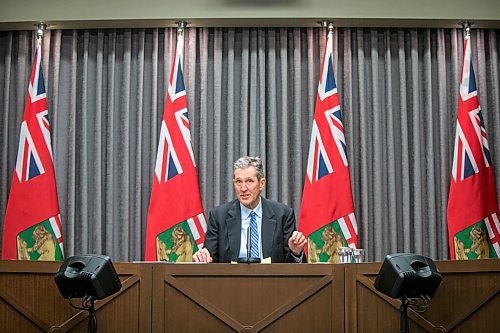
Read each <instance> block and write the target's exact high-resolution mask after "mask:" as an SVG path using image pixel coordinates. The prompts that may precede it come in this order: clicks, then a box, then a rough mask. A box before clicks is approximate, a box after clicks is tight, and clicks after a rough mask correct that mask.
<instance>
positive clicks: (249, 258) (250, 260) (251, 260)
mask: <svg viewBox="0 0 500 333" xmlns="http://www.w3.org/2000/svg"><path fill="white" fill-rule="evenodd" d="M251 244H252V242H251V240H250V227H248V228H247V257H246V258H238V263H247V264H258V263H260V258H253V257H252V256H251Z"/></svg>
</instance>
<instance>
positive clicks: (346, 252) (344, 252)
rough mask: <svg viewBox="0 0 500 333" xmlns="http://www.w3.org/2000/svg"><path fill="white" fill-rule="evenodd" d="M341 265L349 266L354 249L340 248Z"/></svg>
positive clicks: (338, 250) (338, 251)
mask: <svg viewBox="0 0 500 333" xmlns="http://www.w3.org/2000/svg"><path fill="white" fill-rule="evenodd" d="M337 253H338V255H339V263H341V264H347V263H350V262H351V261H352V249H351V248H350V247H339V248H338V249H337Z"/></svg>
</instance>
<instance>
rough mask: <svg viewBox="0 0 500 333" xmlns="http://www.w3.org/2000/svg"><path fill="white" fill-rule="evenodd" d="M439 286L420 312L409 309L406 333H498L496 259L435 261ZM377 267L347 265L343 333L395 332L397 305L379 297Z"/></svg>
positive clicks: (498, 270)
mask: <svg viewBox="0 0 500 333" xmlns="http://www.w3.org/2000/svg"><path fill="white" fill-rule="evenodd" d="M435 264H436V267H437V269H438V271H439V272H440V273H441V275H442V280H441V284H440V286H439V288H438V290H437V292H436V294H435V295H434V297H433V299H432V300H431V305H430V306H429V307H428V308H427V310H426V311H425V312H423V313H418V312H416V311H414V310H412V309H409V310H408V319H409V320H408V322H409V331H410V332H411V333H421V332H464V333H472V332H480V333H486V332H488V333H489V332H491V333H493V332H500V312H499V309H500V294H499V292H500V259H482V260H457V261H436V262H435ZM380 267H381V264H380V263H365V264H357V265H346V274H345V276H346V279H345V284H346V300H347V301H346V327H345V329H346V330H345V332H347V333H358V332H359V333H364V332H370V333H371V332H399V331H400V321H401V320H400V312H399V307H400V304H401V302H400V301H399V300H395V299H391V298H389V297H387V296H385V295H383V294H381V293H379V292H378V291H377V290H376V289H375V287H374V281H375V279H376V277H377V274H378V272H379V270H380Z"/></svg>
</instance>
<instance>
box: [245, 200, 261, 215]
mask: <svg viewBox="0 0 500 333" xmlns="http://www.w3.org/2000/svg"><path fill="white" fill-rule="evenodd" d="M240 207H241V217H242V218H248V217H249V215H250V213H251V212H252V210H253V211H254V212H255V214H257V216H258V217H260V218H262V198H260V200H259V204H258V205H257V207H255V208H254V209H249V208H247V207H245V206H244V205H242V204H241V203H240Z"/></svg>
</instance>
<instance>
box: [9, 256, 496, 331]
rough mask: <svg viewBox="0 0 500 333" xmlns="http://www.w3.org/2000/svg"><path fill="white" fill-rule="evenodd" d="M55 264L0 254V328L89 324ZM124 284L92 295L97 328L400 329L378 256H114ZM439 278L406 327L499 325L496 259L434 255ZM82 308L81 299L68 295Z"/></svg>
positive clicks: (432, 328) (83, 327)
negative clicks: (250, 259)
mask: <svg viewBox="0 0 500 333" xmlns="http://www.w3.org/2000/svg"><path fill="white" fill-rule="evenodd" d="M60 265H61V263H60V262H27V261H0V332H2V333H3V332H47V331H50V332H67V331H70V332H86V331H87V321H88V314H87V312H86V311H78V310H75V309H73V308H71V307H70V306H69V305H68V303H67V301H66V300H64V299H62V297H61V296H60V294H59V291H58V289H57V286H56V285H55V283H54V274H55V273H56V272H57V271H58V269H59V267H60ZM114 265H115V268H116V270H117V272H118V275H119V276H120V279H121V281H122V284H123V287H122V289H121V290H120V291H119V292H118V293H117V294H115V295H112V296H110V297H108V298H106V299H104V300H102V301H97V302H96V310H97V312H96V315H97V324H98V332H99V333H101V332H216V333H219V332H286V333H289V332H349V333H354V332H399V321H400V320H399V311H398V309H399V301H398V300H393V299H391V298H388V297H386V296H384V295H382V294H380V293H379V292H377V291H376V290H375V288H374V287H373V282H374V281H375V278H376V276H377V273H378V271H379V269H380V266H381V263H364V264H346V265H329V264H325V265H322V264H317V265H311V264H273V265H258V264H257V265H255V264H254V265H246V264H239V265H230V264H209V265H205V264H175V265H174V264H161V263H154V264H153V263H115V264H114ZM436 266H437V267H438V270H439V271H440V272H441V274H442V275H443V281H442V283H441V286H440V288H439V289H438V291H437V293H436V295H435V297H434V299H433V300H432V305H431V306H430V307H429V309H428V310H427V311H426V312H425V313H423V314H420V313H416V312H414V311H413V310H409V319H410V331H411V332H412V333H414V332H448V331H453V332H495V330H496V331H498V319H497V315H498V309H500V295H499V291H500V259H499V260H496V259H495V260H493V259H492V260H475V261H436ZM73 302H74V304H75V305H78V306H80V302H79V300H74V301H73Z"/></svg>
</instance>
